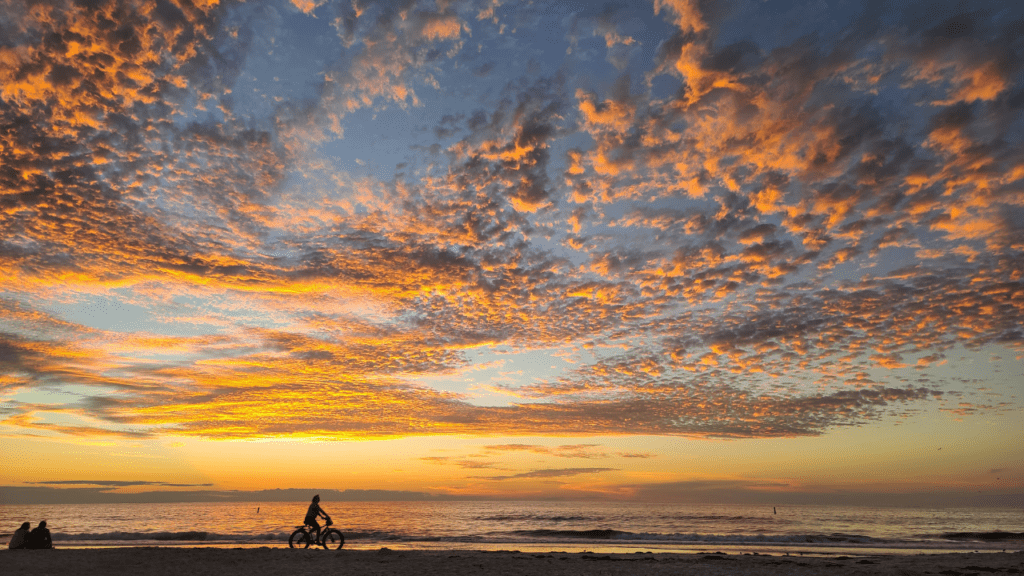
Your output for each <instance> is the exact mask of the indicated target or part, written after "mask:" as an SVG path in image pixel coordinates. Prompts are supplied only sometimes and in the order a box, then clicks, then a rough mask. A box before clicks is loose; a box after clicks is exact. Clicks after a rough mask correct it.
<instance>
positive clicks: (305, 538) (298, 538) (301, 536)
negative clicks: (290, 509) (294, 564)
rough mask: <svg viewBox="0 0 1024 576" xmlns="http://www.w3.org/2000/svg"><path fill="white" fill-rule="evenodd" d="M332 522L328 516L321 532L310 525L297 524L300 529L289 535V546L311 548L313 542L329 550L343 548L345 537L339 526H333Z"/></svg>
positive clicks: (314, 544)
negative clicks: (317, 531)
mask: <svg viewBox="0 0 1024 576" xmlns="http://www.w3.org/2000/svg"><path fill="white" fill-rule="evenodd" d="M331 524H334V522H331V519H330V517H328V518H327V519H326V520H325V521H324V527H323V528H322V529H321V530H320V533H319V534H317V533H316V532H315V531H312V530H310V528H311V527H310V526H306V525H303V526H297V528H298V529H297V530H296V531H295V532H292V535H291V536H289V537H288V547H289V548H309V546H310V544H312V545H313V546H323V547H324V548H326V549H327V550H341V547H342V546H344V545H345V537H344V536H342V534H341V532H340V531H339V530H338V529H337V528H331V527H330V526H331ZM314 536H315V538H314Z"/></svg>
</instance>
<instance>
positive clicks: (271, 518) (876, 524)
mask: <svg viewBox="0 0 1024 576" xmlns="http://www.w3.org/2000/svg"><path fill="white" fill-rule="evenodd" d="M321 504H322V506H323V507H324V509H325V510H326V511H327V512H328V513H329V514H330V515H331V518H332V520H333V521H334V527H336V528H338V529H340V530H341V531H342V533H343V534H344V535H345V538H346V543H345V548H354V549H376V548H382V547H388V548H392V549H401V548H420V549H439V548H440V549H480V550H524V551H526V550H544V551H551V550H562V551H568V552H579V551H593V552H638V551H639V552H645V551H650V552H685V551H710V550H722V551H730V552H739V551H743V552H761V553H807V554H844V553H850V552H868V551H870V552H871V553H879V552H883V553H884V552H893V553H906V552H910V551H919V550H920V551H931V552H941V551H950V552H954V551H973V550H979V551H986V550H987V551H999V550H1004V549H1005V550H1008V551H1009V550H1021V549H1024V510H1021V509H1019V508H1013V509H1000V508H871V507H859V506H785V507H778V508H777V513H773V509H772V507H771V506H749V505H693V504H647V503H625V502H532V501H531V502H505V501H502V502H494V501H474V502H328V501H324V502H322V503H321ZM306 506H307V503H305V502H248V503H247V502H243V503H237V502H234V503H207V502H202V503H179V504H64V505H59V506H49V505H0V533H2V534H5V535H6V536H5V538H10V534H11V532H13V531H14V530H15V529H16V528H17V527H18V526H19V525H20V524H21V523H22V522H25V521H28V522H31V523H32V525H33V526H35V525H36V523H37V522H38V521H39V520H44V519H45V520H47V524H48V526H49V528H50V529H51V531H52V532H53V539H54V543H55V545H56V546H57V547H62V548H71V547H76V548H81V547H106V546H217V547H258V546H271V547H280V546H287V540H288V535H289V534H290V533H291V532H292V531H293V530H294V529H295V528H296V526H297V525H299V524H301V523H302V519H303V516H304V515H305V511H306ZM257 508H258V509H259V511H258V512H257Z"/></svg>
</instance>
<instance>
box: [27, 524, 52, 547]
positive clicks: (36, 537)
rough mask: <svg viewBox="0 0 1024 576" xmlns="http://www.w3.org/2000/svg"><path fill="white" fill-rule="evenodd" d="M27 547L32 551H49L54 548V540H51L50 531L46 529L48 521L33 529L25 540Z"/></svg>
mask: <svg viewBox="0 0 1024 576" xmlns="http://www.w3.org/2000/svg"><path fill="white" fill-rule="evenodd" d="M25 547H26V548H28V549H30V550H48V549H50V548H53V540H51V539H50V531H49V530H47V528H46V520H43V521H42V522H40V523H39V526H37V527H35V528H34V529H32V531H31V532H29V533H28V537H26V538H25Z"/></svg>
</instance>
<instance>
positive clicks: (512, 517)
mask: <svg viewBox="0 0 1024 576" xmlns="http://www.w3.org/2000/svg"><path fill="white" fill-rule="evenodd" d="M476 519H477V520H484V521H487V522H518V521H533V522H536V521H540V522H584V521H586V522H601V521H602V520H604V518H603V517H600V516H545V515H538V514H499V515H496V516H480V517H478V518H476Z"/></svg>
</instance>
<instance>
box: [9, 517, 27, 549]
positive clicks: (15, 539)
mask: <svg viewBox="0 0 1024 576" xmlns="http://www.w3.org/2000/svg"><path fill="white" fill-rule="evenodd" d="M31 527H32V525H31V524H29V523H28V522H25V523H24V524H22V525H21V528H18V529H17V530H15V531H14V535H12V536H11V541H10V542H9V543H8V544H7V547H8V548H10V549H11V550H24V548H25V539H26V538H28V529H29V528H31Z"/></svg>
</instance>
